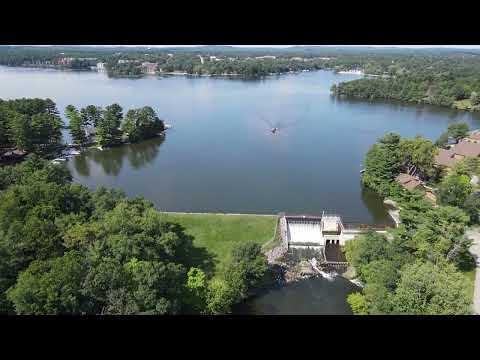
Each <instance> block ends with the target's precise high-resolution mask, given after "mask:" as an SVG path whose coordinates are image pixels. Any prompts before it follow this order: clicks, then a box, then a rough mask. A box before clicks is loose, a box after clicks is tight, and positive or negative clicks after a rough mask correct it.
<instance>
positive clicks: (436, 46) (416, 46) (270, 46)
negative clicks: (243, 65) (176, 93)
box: [11, 44, 480, 49]
mask: <svg viewBox="0 0 480 360" xmlns="http://www.w3.org/2000/svg"><path fill="white" fill-rule="evenodd" d="M11 46H45V47H47V46H48V47H54V46H85V47H132V48H134V47H156V48H177V47H185V48H188V47H199V46H231V47H238V48H272V49H287V48H291V47H295V46H304V47H308V46H325V47H376V48H400V49H428V48H444V49H480V45H202V44H199V45H124V44H123V45H122V44H119V45H11Z"/></svg>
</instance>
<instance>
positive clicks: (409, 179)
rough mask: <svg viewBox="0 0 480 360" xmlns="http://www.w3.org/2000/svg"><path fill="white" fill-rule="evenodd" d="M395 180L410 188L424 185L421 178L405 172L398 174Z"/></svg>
mask: <svg viewBox="0 0 480 360" xmlns="http://www.w3.org/2000/svg"><path fill="white" fill-rule="evenodd" d="M395 181H396V182H397V183H399V184H400V185H401V186H403V187H404V188H406V189H408V190H413V189H415V188H417V187H418V186H421V185H422V181H420V179H418V178H416V177H414V176H412V175H408V174H405V173H402V174H400V175H398V176H397V177H396V178H395Z"/></svg>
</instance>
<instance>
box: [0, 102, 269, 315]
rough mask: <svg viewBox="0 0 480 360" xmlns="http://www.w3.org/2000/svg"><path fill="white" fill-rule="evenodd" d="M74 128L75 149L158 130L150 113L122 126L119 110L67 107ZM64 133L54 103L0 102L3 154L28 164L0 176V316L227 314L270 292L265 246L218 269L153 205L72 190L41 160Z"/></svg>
mask: <svg viewBox="0 0 480 360" xmlns="http://www.w3.org/2000/svg"><path fill="white" fill-rule="evenodd" d="M67 116H68V117H69V118H70V122H71V124H70V130H71V131H72V135H74V136H76V138H75V140H76V141H82V139H84V136H83V135H84V133H83V131H84V128H83V126H92V127H94V128H95V129H96V136H97V137H98V141H99V142H100V143H102V144H106V145H108V144H112V143H114V142H115V141H117V139H118V136H120V134H121V133H123V135H124V136H126V137H127V138H128V139H129V140H131V141H139V140H140V139H143V138H145V137H149V136H152V133H155V132H157V131H158V130H159V129H163V122H162V121H161V120H160V119H158V117H157V116H156V114H155V112H154V111H153V109H152V108H150V107H143V108H140V109H132V110H129V111H128V112H127V114H126V115H125V116H123V114H122V108H121V107H120V106H119V105H118V104H112V105H110V106H107V107H106V108H105V110H103V109H102V108H99V107H95V106H93V105H89V106H87V107H85V108H83V109H81V110H80V111H78V110H77V109H76V108H75V107H73V106H71V105H70V106H68V107H67ZM61 126H62V122H61V119H60V118H59V116H58V111H57V109H56V106H55V104H54V103H53V102H52V101H51V100H49V99H47V100H42V99H18V100H10V101H1V102H0V129H1V131H0V135H1V142H0V144H1V148H2V149H6V148H8V147H13V148H18V149H24V150H28V151H29V152H31V154H30V155H28V156H27V158H26V159H25V160H24V161H23V162H21V163H20V164H17V165H14V166H13V165H6V166H0V313H4V314H5V313H6V314H9V313H16V314H224V313H229V312H230V311H231V307H232V305H234V304H236V303H238V302H240V301H242V300H243V299H245V298H246V297H247V296H249V295H250V294H251V292H252V290H253V289H255V288H257V287H259V286H263V285H264V284H267V283H269V282H270V281H272V278H271V273H270V270H269V268H268V266H267V260H266V257H265V256H264V254H263V253H262V251H261V248H260V246H259V245H258V244H255V243H248V242H247V243H243V244H242V245H239V246H237V247H236V248H233V250H232V253H231V254H230V257H229V262H228V263H226V264H222V266H217V264H216V262H215V257H214V256H213V254H210V253H209V252H208V251H207V250H206V249H205V248H198V247H195V246H194V245H193V238H192V237H191V236H190V235H187V233H186V232H185V229H184V228H183V227H182V226H180V225H178V224H176V223H174V222H171V221H167V220H165V219H164V217H163V216H162V214H161V213H160V212H158V211H157V210H155V208H154V207H153V204H152V203H150V202H149V201H147V200H145V199H143V198H135V199H128V198H126V197H125V195H124V194H123V193H122V192H121V191H118V190H111V189H105V188H99V189H97V190H96V191H90V190H88V189H87V188H86V187H83V186H81V185H78V184H73V183H72V176H71V174H70V172H69V170H68V169H67V167H65V166H64V165H59V164H53V163H52V162H50V161H48V160H45V159H43V158H42V156H43V155H44V153H45V151H46V149H47V148H49V147H51V146H54V145H58V142H59V141H60V139H61V132H60V130H61Z"/></svg>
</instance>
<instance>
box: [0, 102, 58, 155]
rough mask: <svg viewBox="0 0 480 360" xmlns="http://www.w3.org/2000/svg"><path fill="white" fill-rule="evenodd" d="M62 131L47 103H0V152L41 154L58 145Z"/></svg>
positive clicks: (56, 116)
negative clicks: (11, 150)
mask: <svg viewBox="0 0 480 360" xmlns="http://www.w3.org/2000/svg"><path fill="white" fill-rule="evenodd" d="M62 127H63V121H62V119H61V118H60V116H59V113H58V110H57V108H56V105H55V103H54V102H53V101H52V100H50V99H46V100H43V99H15V100H8V101H4V100H1V99H0V151H6V149H9V148H14V149H18V150H23V151H27V152H35V153H38V154H44V153H46V152H48V151H49V150H50V149H51V148H53V147H55V146H58V145H59V144H60V142H61V139H62ZM2 149H3V150H2ZM0 155H1V153H0Z"/></svg>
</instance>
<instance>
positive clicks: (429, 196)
mask: <svg viewBox="0 0 480 360" xmlns="http://www.w3.org/2000/svg"><path fill="white" fill-rule="evenodd" d="M395 181H396V182H397V183H398V184H399V185H400V186H402V187H403V188H404V189H407V190H410V191H412V190H418V191H420V192H422V193H423V194H424V196H425V199H426V200H428V201H430V202H431V203H432V204H436V202H437V196H436V195H435V193H434V192H433V190H432V189H431V188H429V187H428V186H426V185H425V183H424V182H423V181H422V180H420V178H419V177H418V176H412V175H409V174H406V173H401V174H399V175H398V176H397V177H396V178H395Z"/></svg>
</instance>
